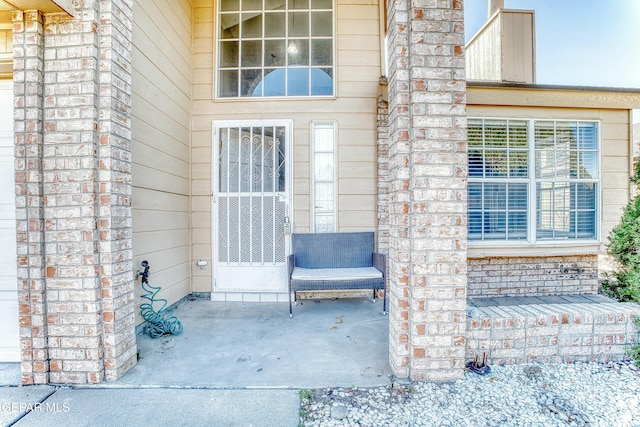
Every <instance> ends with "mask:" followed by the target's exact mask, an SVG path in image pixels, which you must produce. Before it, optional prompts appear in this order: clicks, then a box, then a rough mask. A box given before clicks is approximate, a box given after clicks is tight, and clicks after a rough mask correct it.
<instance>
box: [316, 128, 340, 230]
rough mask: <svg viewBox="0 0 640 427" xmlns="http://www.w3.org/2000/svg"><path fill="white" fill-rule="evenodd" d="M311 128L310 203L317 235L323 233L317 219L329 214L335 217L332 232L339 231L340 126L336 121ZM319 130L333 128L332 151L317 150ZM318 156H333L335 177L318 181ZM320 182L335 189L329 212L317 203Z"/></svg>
mask: <svg viewBox="0 0 640 427" xmlns="http://www.w3.org/2000/svg"><path fill="white" fill-rule="evenodd" d="M309 128H310V133H311V135H310V140H311V153H310V154H311V162H310V164H311V170H310V171H309V172H310V175H311V197H310V199H311V200H310V202H311V229H312V231H313V232H315V233H317V232H321V231H320V230H318V229H317V227H316V217H317V216H318V214H324V215H323V216H329V214H332V216H333V230H332V231H338V215H337V212H338V203H337V200H338V197H337V196H338V195H337V191H338V185H337V184H338V179H337V175H338V161H337V160H338V157H337V153H338V150H337V147H338V141H337V135H338V124H337V122H335V121H317V122H316V121H312V122H311V125H310V126H309ZM319 128H324V129H327V128H331V129H332V133H333V141H332V142H333V147H332V150H331V151H328V150H319V149H318V148H317V145H318V144H317V138H316V129H319ZM316 154H332V157H331V158H332V161H333V165H332V167H333V177H332V179H322V180H318V179H317V178H316V174H315V171H316V163H317V159H316ZM318 182H321V183H325V184H332V187H333V201H332V203H331V206H330V208H329V210H326V209H322V208H321V206H320V205H319V202H318V201H316V190H315V189H316V184H317V183H318Z"/></svg>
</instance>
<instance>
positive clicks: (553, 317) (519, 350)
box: [467, 303, 640, 365]
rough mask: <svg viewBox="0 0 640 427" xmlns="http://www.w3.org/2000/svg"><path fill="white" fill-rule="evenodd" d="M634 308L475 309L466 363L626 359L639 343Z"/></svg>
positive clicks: (469, 325) (469, 323) (620, 305)
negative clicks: (477, 361)
mask: <svg viewBox="0 0 640 427" xmlns="http://www.w3.org/2000/svg"><path fill="white" fill-rule="evenodd" d="M639 316H640V307H639V306H638V305H637V304H635V303H602V304H546V305H540V304H538V305H526V306H500V307H492V308H473V309H471V317H470V318H469V319H468V320H467V360H469V361H471V360H474V359H475V357H476V355H478V356H479V357H480V358H482V357H483V354H486V355H487V363H488V364H498V365H502V364H515V363H532V362H541V363H560V362H565V363H572V362H575V361H589V362H609V361H611V360H622V359H623V358H625V356H626V349H627V347H628V346H629V345H630V344H633V343H636V342H637V340H638V332H637V328H636V326H635V319H636V318H638V317H639Z"/></svg>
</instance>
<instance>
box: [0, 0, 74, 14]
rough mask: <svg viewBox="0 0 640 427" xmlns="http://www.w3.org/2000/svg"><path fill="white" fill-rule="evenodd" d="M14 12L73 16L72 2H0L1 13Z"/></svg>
mask: <svg viewBox="0 0 640 427" xmlns="http://www.w3.org/2000/svg"><path fill="white" fill-rule="evenodd" d="M14 10H39V11H41V12H42V13H67V14H69V15H73V4H72V0H55V1H53V0H0V13H2V12H13V11H14Z"/></svg>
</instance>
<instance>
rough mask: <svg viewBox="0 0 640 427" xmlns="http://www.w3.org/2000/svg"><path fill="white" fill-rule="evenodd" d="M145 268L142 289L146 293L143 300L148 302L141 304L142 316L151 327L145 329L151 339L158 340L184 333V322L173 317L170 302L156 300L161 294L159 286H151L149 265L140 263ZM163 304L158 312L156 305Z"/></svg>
mask: <svg viewBox="0 0 640 427" xmlns="http://www.w3.org/2000/svg"><path fill="white" fill-rule="evenodd" d="M140 265H142V267H144V271H143V272H142V273H141V272H139V271H138V275H142V289H143V290H144V291H145V293H144V294H142V298H144V299H146V300H148V301H149V302H145V303H142V304H140V315H141V316H142V318H143V319H144V320H146V321H147V322H148V323H149V325H148V327H147V328H145V330H146V332H147V333H148V334H149V336H150V337H151V338H158V337H161V336H163V335H169V334H171V335H180V334H181V333H182V329H183V327H182V322H180V320H178V318H177V317H176V316H174V315H173V310H172V309H171V308H168V307H167V304H168V301H167V300H166V299H164V298H159V299H156V298H155V297H156V295H157V294H158V292H160V289H161V288H160V287H159V286H151V285H150V284H149V263H148V262H147V261H142V262H141V263H140ZM156 303H157V304H162V306H161V307H160V309H159V310H158V311H156V310H155V309H154V304H156Z"/></svg>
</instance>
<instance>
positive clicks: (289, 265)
mask: <svg viewBox="0 0 640 427" xmlns="http://www.w3.org/2000/svg"><path fill="white" fill-rule="evenodd" d="M295 266H296V256H295V255H294V254H291V255H289V256H287V278H288V279H289V280H291V273H293V268H294V267H295Z"/></svg>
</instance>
